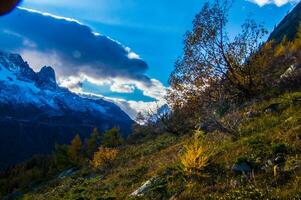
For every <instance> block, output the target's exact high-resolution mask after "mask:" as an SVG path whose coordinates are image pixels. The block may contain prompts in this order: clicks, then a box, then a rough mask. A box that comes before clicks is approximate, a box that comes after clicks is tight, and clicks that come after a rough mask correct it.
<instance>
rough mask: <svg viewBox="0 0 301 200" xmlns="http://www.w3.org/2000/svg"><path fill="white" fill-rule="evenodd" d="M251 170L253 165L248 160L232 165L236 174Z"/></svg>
mask: <svg viewBox="0 0 301 200" xmlns="http://www.w3.org/2000/svg"><path fill="white" fill-rule="evenodd" d="M251 170H252V169H251V166H250V165H249V164H248V163H247V162H240V163H236V164H235V165H233V167H232V172H233V173H235V174H243V173H249V172H251Z"/></svg>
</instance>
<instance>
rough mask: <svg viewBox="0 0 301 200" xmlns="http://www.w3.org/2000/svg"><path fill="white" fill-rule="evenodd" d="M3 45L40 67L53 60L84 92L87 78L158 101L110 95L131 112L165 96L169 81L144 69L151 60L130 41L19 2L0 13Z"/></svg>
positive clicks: (65, 79)
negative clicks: (8, 11) (20, 5)
mask: <svg viewBox="0 0 301 200" xmlns="http://www.w3.org/2000/svg"><path fill="white" fill-rule="evenodd" d="M0 46H1V47H2V48H4V49H3V50H6V51H12V52H17V53H20V54H21V55H22V56H23V57H24V59H25V60H27V61H28V62H29V64H30V66H32V67H33V68H34V69H35V70H36V71H37V70H39V69H40V68H41V67H42V66H44V65H51V66H52V67H53V68H54V69H55V71H56V72H57V76H58V77H57V78H58V80H59V82H60V84H61V85H62V86H65V87H68V88H69V89H70V90H72V91H75V92H79V93H84V92H85V91H84V90H83V88H82V87H81V86H82V83H83V82H84V81H88V82H90V83H91V84H94V85H95V86H101V85H103V84H104V83H106V84H109V85H110V90H111V91H112V92H117V93H132V92H134V90H135V89H138V90H141V91H142V92H143V95H145V96H147V97H152V98H154V99H155V100H156V102H148V103H146V102H143V101H140V100H129V99H111V100H112V101H115V102H117V103H118V104H119V105H121V107H122V108H123V109H124V110H125V111H126V112H128V113H129V114H130V116H131V117H132V118H134V117H135V115H136V114H137V112H139V111H142V110H143V109H142V107H144V109H148V106H149V105H153V104H155V103H157V102H161V103H162V100H163V98H164V94H165V87H164V86H163V85H162V83H160V82H159V81H158V80H155V79H151V78H149V77H148V76H147V75H146V74H145V72H146V71H147V69H148V65H147V64H146V62H145V61H143V60H142V59H141V58H140V56H139V55H138V54H137V53H135V52H133V51H132V50H131V49H130V48H129V47H125V46H123V45H122V44H120V43H119V42H117V41H115V40H113V39H110V38H109V37H106V36H103V35H101V34H99V33H96V32H93V30H91V29H90V28H89V27H88V26H85V25H84V24H82V23H80V22H79V21H77V20H76V19H72V18H66V17H62V16H56V15H53V14H50V13H43V12H40V11H36V10H32V9H27V8H18V9H16V10H15V11H14V12H12V13H11V14H9V15H7V16H5V17H3V18H1V19H0Z"/></svg>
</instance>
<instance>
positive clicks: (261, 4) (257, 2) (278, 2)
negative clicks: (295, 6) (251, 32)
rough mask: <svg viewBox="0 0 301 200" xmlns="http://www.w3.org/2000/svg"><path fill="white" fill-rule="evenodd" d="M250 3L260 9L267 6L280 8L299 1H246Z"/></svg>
mask: <svg viewBox="0 0 301 200" xmlns="http://www.w3.org/2000/svg"><path fill="white" fill-rule="evenodd" d="M248 1H250V2H253V3H256V4H257V5H259V6H260V7H262V6H265V5H268V4H275V5H276V6H278V7H281V6H283V5H285V4H287V3H297V2H299V0H248Z"/></svg>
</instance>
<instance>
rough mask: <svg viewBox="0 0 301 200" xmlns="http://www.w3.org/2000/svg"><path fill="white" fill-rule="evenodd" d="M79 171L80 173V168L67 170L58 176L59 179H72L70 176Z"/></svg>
mask: <svg viewBox="0 0 301 200" xmlns="http://www.w3.org/2000/svg"><path fill="white" fill-rule="evenodd" d="M77 171H78V168H76V167H74V168H71V169H67V170H65V171H63V172H62V173H60V174H59V175H58V178H59V179H64V178H67V177H70V176H72V175H74V174H75V173H76V172H77Z"/></svg>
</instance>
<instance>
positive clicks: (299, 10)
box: [269, 2, 301, 42]
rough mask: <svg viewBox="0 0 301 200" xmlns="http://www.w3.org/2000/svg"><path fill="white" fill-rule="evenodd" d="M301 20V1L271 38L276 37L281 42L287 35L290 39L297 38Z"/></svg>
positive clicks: (278, 26)
mask: <svg viewBox="0 0 301 200" xmlns="http://www.w3.org/2000/svg"><path fill="white" fill-rule="evenodd" d="M300 21H301V2H300V3H299V4H297V6H296V7H295V8H294V9H293V10H292V11H291V12H290V13H289V14H287V15H286V16H285V17H284V19H283V20H282V21H281V22H280V23H279V24H278V25H277V27H276V28H275V29H274V30H273V32H272V33H271V35H270V38H269V40H271V39H274V40H275V41H277V42H280V41H281V40H282V39H283V37H284V36H287V38H288V39H289V40H292V39H294V38H295V36H296V33H297V30H298V27H299V26H300Z"/></svg>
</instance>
